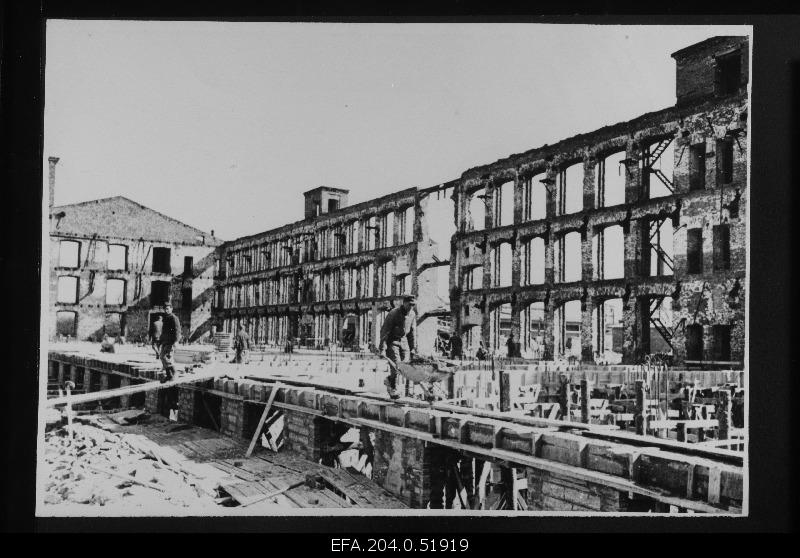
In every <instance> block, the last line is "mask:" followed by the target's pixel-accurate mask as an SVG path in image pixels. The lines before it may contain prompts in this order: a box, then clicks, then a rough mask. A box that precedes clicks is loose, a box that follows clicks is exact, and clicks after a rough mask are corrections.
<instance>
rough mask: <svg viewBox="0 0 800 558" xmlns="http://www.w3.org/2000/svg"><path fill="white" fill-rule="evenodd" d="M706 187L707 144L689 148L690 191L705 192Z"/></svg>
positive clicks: (698, 144)
mask: <svg viewBox="0 0 800 558" xmlns="http://www.w3.org/2000/svg"><path fill="white" fill-rule="evenodd" d="M705 187H706V144H705V142H703V143H697V144H695V145H691V146H689V190H690V191H694V190H704V189H705Z"/></svg>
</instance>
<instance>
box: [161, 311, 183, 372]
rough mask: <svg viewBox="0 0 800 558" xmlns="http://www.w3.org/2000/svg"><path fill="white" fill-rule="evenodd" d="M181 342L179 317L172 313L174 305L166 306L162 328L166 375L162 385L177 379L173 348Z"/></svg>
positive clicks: (163, 358)
mask: <svg viewBox="0 0 800 558" xmlns="http://www.w3.org/2000/svg"><path fill="white" fill-rule="evenodd" d="M180 340H181V323H180V321H179V320H178V316H176V315H175V314H173V313H172V303H171V302H167V303H166V304H165V305H164V324H163V325H162V326H161V339H160V341H161V349H160V350H161V352H160V354H159V357H160V358H161V364H162V365H163V366H164V374H163V375H162V376H161V383H162V384H163V383H164V382H169V381H171V380H172V379H173V378H174V377H175V363H174V362H173V360H172V348H173V346H174V345H175V344H176V343H178V341H180Z"/></svg>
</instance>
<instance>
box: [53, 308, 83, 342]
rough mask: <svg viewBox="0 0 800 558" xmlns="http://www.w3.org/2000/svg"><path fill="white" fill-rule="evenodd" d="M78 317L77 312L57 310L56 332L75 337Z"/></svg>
mask: <svg viewBox="0 0 800 558" xmlns="http://www.w3.org/2000/svg"><path fill="white" fill-rule="evenodd" d="M77 319H78V314H77V313H76V312H56V334H57V335H69V336H70V337H75V332H76V331H77Z"/></svg>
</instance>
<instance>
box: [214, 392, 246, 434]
mask: <svg viewBox="0 0 800 558" xmlns="http://www.w3.org/2000/svg"><path fill="white" fill-rule="evenodd" d="M220 431H221V432H222V433H223V434H226V435H228V436H232V437H234V438H241V437H242V436H243V435H244V401H243V400H241V399H233V398H229V397H223V398H222V400H221V404H220Z"/></svg>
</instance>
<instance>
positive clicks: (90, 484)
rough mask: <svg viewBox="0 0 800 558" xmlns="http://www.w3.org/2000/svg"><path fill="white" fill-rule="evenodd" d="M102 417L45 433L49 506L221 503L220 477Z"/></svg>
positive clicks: (152, 507) (148, 508)
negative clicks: (116, 427)
mask: <svg viewBox="0 0 800 558" xmlns="http://www.w3.org/2000/svg"><path fill="white" fill-rule="evenodd" d="M102 426H103V422H101V421H98V420H97V417H93V416H91V415H90V416H88V417H76V422H74V423H73V424H72V425H67V426H64V427H62V428H59V429H56V430H51V431H50V432H47V434H46V436H45V444H44V453H43V456H42V457H43V459H42V460H41V462H40V463H41V467H42V471H40V476H39V478H40V479H44V480H43V482H44V485H43V500H44V505H45V506H47V507H49V509H51V510H52V511H55V510H56V509H57V508H59V507H62V508H64V509H65V510H67V511H74V510H75V508H76V506H77V507H78V508H80V506H109V507H119V508H122V509H125V510H131V511H135V510H137V509H139V511H142V512H143V511H150V512H155V511H158V510H159V509H161V510H164V509H166V510H173V511H178V510H184V511H188V510H187V509H194V508H205V510H208V509H209V508H210V507H211V508H213V507H216V506H217V505H218V504H219V503H220V502H221V501H222V499H221V498H219V495H220V494H219V492H218V480H217V479H214V478H210V477H209V476H208V475H204V474H203V472H202V471H201V470H193V469H194V468H195V466H194V464H192V463H189V462H188V461H186V460H185V459H183V458H182V456H181V455H180V454H178V453H177V452H175V451H174V450H171V449H169V448H163V447H159V446H157V445H156V444H154V443H153V442H151V441H149V440H147V439H146V438H144V437H143V436H140V435H136V434H126V433H122V432H118V433H115V432H112V431H110V429H108V428H103V427H102Z"/></svg>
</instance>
